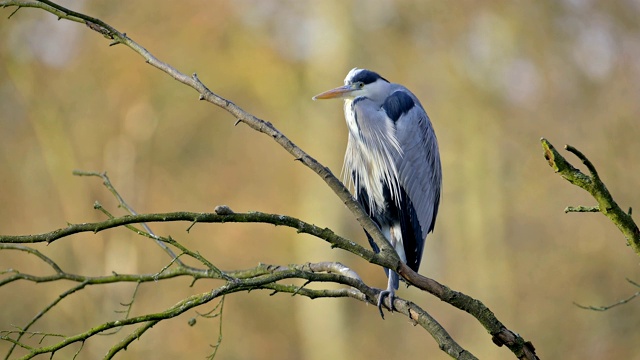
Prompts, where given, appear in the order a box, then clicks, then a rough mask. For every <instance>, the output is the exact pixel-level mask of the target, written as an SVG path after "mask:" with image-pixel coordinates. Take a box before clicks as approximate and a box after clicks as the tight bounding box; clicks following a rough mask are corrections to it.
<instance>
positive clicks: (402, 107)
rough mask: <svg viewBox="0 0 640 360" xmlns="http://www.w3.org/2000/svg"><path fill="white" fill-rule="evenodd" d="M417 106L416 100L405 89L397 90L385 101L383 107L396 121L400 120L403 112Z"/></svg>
mask: <svg viewBox="0 0 640 360" xmlns="http://www.w3.org/2000/svg"><path fill="white" fill-rule="evenodd" d="M414 106H415V102H414V101H413V99H412V98H411V96H409V94H407V93H406V92H404V91H396V92H394V93H393V94H391V95H389V97H388V98H387V99H386V100H385V101H384V104H383V105H382V108H383V109H384V111H385V112H386V113H387V116H389V118H391V120H393V121H394V122H396V121H398V119H399V118H400V116H402V114H404V113H406V112H408V111H409V110H411V109H412V108H413V107H414Z"/></svg>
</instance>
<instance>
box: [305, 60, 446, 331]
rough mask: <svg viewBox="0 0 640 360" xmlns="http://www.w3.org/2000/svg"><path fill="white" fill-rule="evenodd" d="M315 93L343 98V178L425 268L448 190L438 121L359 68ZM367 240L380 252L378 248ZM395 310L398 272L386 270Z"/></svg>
mask: <svg viewBox="0 0 640 360" xmlns="http://www.w3.org/2000/svg"><path fill="white" fill-rule="evenodd" d="M313 99H314V100H316V99H344V115H345V118H346V122H347V127H348V129H349V139H348V143H347V149H346V153H345V156H344V167H343V169H342V172H343V178H344V181H345V183H346V184H347V186H349V187H350V188H351V190H352V191H353V193H354V197H355V198H356V199H357V201H358V202H359V203H360V204H361V205H362V206H363V208H364V209H365V211H367V212H368V213H369V215H370V216H371V218H372V219H373V221H374V222H375V223H376V224H377V225H378V227H379V228H380V230H381V231H382V233H383V234H384V235H385V237H386V238H387V240H388V241H389V243H390V244H391V246H392V247H393V248H394V249H395V250H396V252H397V253H398V256H399V257H400V259H401V260H402V261H403V262H405V263H406V264H407V265H408V266H409V267H410V268H411V269H413V270H414V271H418V268H419V267H420V261H421V259H422V252H423V249H424V244H425V240H426V236H427V234H428V233H430V232H432V231H433V228H434V225H435V220H436V215H437V213H438V206H439V204H440V189H441V188H442V169H441V165H440V152H439V150H438V142H437V140H436V135H435V132H434V131H433V126H432V125H431V120H430V119H429V116H428V115H427V113H426V111H425V110H424V108H423V107H422V105H421V104H420V101H419V100H418V98H416V96H415V95H414V94H413V93H411V91H409V90H408V89H407V88H405V87H404V86H402V85H399V84H394V83H391V82H389V81H388V80H387V79H385V78H383V77H382V76H380V75H378V74H377V73H375V72H373V71H370V70H366V69H359V68H354V69H352V70H351V71H349V73H348V74H347V77H346V78H345V79H344V86H341V87H338V88H335V89H332V90H329V91H326V92H323V93H321V94H319V95H316V96H314V97H313ZM366 235H367V238H368V239H369V243H370V244H371V246H372V248H373V250H374V251H375V252H379V251H380V250H379V248H378V247H377V246H376V244H375V242H374V241H373V239H372V238H371V236H370V235H369V234H368V233H367V234H366ZM385 271H386V273H387V276H388V278H389V281H388V285H387V289H386V290H383V291H381V292H380V296H379V297H378V310H379V311H380V315H382V317H383V318H384V314H383V312H382V304H383V303H384V299H385V298H386V297H388V298H389V305H390V306H389V310H391V311H393V310H394V307H393V301H394V297H395V290H397V289H398V285H399V276H398V274H397V273H395V272H394V271H390V270H389V269H385Z"/></svg>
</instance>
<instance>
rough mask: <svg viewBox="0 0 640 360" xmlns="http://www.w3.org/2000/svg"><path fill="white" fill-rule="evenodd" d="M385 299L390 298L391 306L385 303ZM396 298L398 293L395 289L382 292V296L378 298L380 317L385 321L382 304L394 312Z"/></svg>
mask: <svg viewBox="0 0 640 360" xmlns="http://www.w3.org/2000/svg"><path fill="white" fill-rule="evenodd" d="M384 298H389V305H387V304H385V303H384ZM395 298H396V292H395V291H394V290H393V289H387V290H382V291H380V295H379V296H378V310H379V311H380V316H381V317H382V320H384V312H383V311H382V304H384V305H385V306H386V307H387V309H389V311H391V312H393V311H394V310H395V307H394V306H393V300H394V299H395Z"/></svg>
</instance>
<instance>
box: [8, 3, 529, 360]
mask: <svg viewBox="0 0 640 360" xmlns="http://www.w3.org/2000/svg"><path fill="white" fill-rule="evenodd" d="M0 6H18V7H35V8H40V9H43V10H45V11H48V12H50V13H52V14H54V15H56V16H58V17H59V18H61V19H67V20H71V21H75V22H82V23H85V24H86V25H87V26H88V28H90V29H91V30H94V31H96V32H98V33H100V34H101V35H103V36H104V37H106V38H108V39H111V40H113V41H112V42H111V44H110V45H115V44H123V45H126V46H127V47H129V48H131V49H132V50H134V51H135V52H136V53H138V54H139V55H141V56H142V57H143V58H144V59H145V61H146V62H147V63H148V64H150V65H151V66H153V67H155V68H157V69H159V70H161V71H163V72H165V73H167V74H168V75H170V76H171V77H173V78H174V79H175V80H177V81H179V82H181V83H183V84H185V85H187V86H190V87H191V88H193V89H195V90H196V91H197V92H198V93H199V99H201V100H206V101H208V102H210V103H212V104H215V105H217V106H219V107H221V108H222V109H224V110H225V111H227V112H229V113H230V114H231V115H233V117H234V118H235V119H236V120H237V121H238V122H242V123H244V124H246V125H248V126H249V127H251V128H252V129H254V130H257V131H259V132H261V133H264V134H266V135H267V136H270V137H272V138H273V139H274V140H275V141H276V142H277V143H278V144H279V145H280V146H282V147H283V148H284V149H285V150H287V151H288V152H289V153H290V154H291V155H292V156H293V157H294V159H296V160H298V161H300V162H301V163H303V164H304V165H305V166H307V167H308V168H310V169H311V170H312V171H314V172H315V173H316V174H317V175H319V176H320V177H321V178H322V179H323V180H324V181H325V182H326V183H327V185H328V186H329V187H330V188H331V189H332V190H333V191H334V192H335V193H336V195H337V196H338V197H339V198H340V199H341V201H343V203H344V204H345V205H346V206H347V207H348V208H349V209H350V210H351V211H352V213H353V214H354V215H355V217H356V219H357V220H358V221H359V223H360V224H361V225H362V227H363V228H364V229H365V230H366V231H367V232H368V233H369V234H371V236H372V237H373V239H374V241H375V242H376V244H377V245H378V247H379V248H380V249H381V252H380V254H375V253H373V252H372V251H369V250H366V249H364V248H363V247H361V246H359V245H357V244H355V243H353V242H351V241H348V240H346V239H343V238H341V237H339V236H337V235H335V234H334V233H333V232H331V231H330V230H329V229H319V228H317V227H315V226H313V225H309V224H307V223H302V222H300V221H299V220H297V219H294V218H289V217H283V216H282V215H270V214H261V213H257V215H256V213H247V214H237V213H230V214H229V213H226V212H225V211H223V212H222V213H217V214H198V213H186V212H183V213H169V214H146V215H144V214H143V215H133V216H127V217H121V218H113V219H109V220H107V221H104V222H101V223H93V224H75V225H70V226H69V227H67V228H64V229H59V230H57V231H54V232H51V233H47V234H41V235H33V236H17V237H9V236H2V237H0V242H2V241H5V240H6V241H5V242H7V243H35V242H52V241H55V240H56V239H59V238H61V237H65V236H69V235H71V234H75V233H79V232H87V231H93V232H98V231H102V230H105V229H109V228H113V227H119V226H129V225H130V224H134V223H140V222H152V221H191V222H192V224H193V223H195V222H228V221H236V222H269V223H273V224H276V225H286V226H290V227H294V228H297V229H298V230H299V231H300V232H307V233H310V234H312V235H314V236H317V237H320V238H323V239H325V240H326V241H328V242H330V243H331V244H332V246H334V247H339V248H342V249H345V250H347V251H350V252H352V253H354V254H357V255H359V256H360V257H362V258H364V259H366V260H367V261H369V262H372V263H375V264H378V265H381V266H384V267H386V268H389V269H392V270H395V271H397V272H398V273H400V274H401V275H402V276H403V277H404V278H405V279H407V280H408V281H409V282H411V283H412V284H415V285H416V286H418V287H419V288H420V289H423V290H426V291H429V292H430V293H432V294H434V295H436V296H438V297H439V298H440V299H442V300H444V301H447V302H449V303H450V304H452V305H454V306H456V307H458V308H460V309H463V310H465V311H467V312H469V313H470V314H472V315H473V316H474V317H475V318H476V319H478V321H480V322H481V323H482V325H483V326H484V327H485V328H487V330H489V332H490V334H491V335H492V336H493V340H494V342H496V344H498V345H500V346H501V345H503V344H506V345H507V346H508V347H509V348H510V349H511V351H513V352H514V354H515V355H516V356H517V357H518V358H520V359H537V356H536V355H535V352H534V348H533V346H532V345H531V343H529V342H525V341H524V339H522V338H521V337H520V336H519V335H517V334H515V333H514V332H512V331H510V330H508V329H507V328H506V327H504V326H503V325H502V323H500V322H499V321H498V320H497V318H495V316H494V314H493V313H492V312H491V311H489V309H488V308H486V306H484V305H483V304H482V303H481V302H480V301H478V300H475V299H473V298H470V297H468V296H466V295H464V294H462V293H459V292H455V291H452V290H450V289H449V288H447V287H446V286H443V285H441V284H439V283H438V282H436V281H435V280H432V279H428V278H426V277H423V276H421V275H419V274H417V273H415V272H413V271H412V270H411V269H410V268H408V267H407V266H406V265H405V264H403V263H402V262H401V261H400V259H399V257H398V255H397V254H396V252H395V251H394V250H393V249H392V248H391V246H390V245H389V243H388V241H387V240H386V239H385V237H384V236H383V235H382V233H381V232H380V230H379V229H378V227H377V226H376V225H375V223H373V221H372V220H371V219H370V218H369V216H368V215H367V214H366V212H365V211H364V210H363V209H362V207H361V206H360V204H359V203H358V202H356V201H355V200H354V199H353V197H352V196H351V194H350V192H349V191H348V189H347V188H346V187H345V186H344V185H343V184H342V183H341V182H340V180H338V179H337V178H336V177H335V176H334V175H333V173H332V172H331V171H330V170H329V169H328V168H326V167H324V166H323V165H322V164H320V163H318V162H317V161H316V160H315V159H314V158H312V157H311V156H309V155H308V154H306V153H305V152H304V151H303V150H302V149H300V148H299V147H297V146H296V145H295V144H294V143H293V142H291V141H290V140H289V139H288V138H287V137H286V136H284V135H283V134H282V133H281V132H280V131H279V130H277V129H276V128H275V127H274V126H273V124H271V123H270V122H267V121H264V120H262V119H259V118H257V117H255V116H253V115H251V114H249V113H247V112H246V111H244V110H243V109H242V108H240V107H239V106H237V105H236V104H234V103H233V102H231V101H229V100H227V99H225V98H222V97H221V96H219V95H217V94H215V93H213V92H211V91H210V90H209V89H208V88H207V87H206V86H205V85H204V84H203V83H202V82H201V81H200V79H199V78H198V77H197V75H196V74H193V75H192V76H187V75H186V74H184V73H182V72H180V71H178V70H177V69H175V68H173V67H171V66H170V65H169V64H166V63H164V62H162V61H160V60H159V59H158V58H156V57H155V56H154V55H152V54H151V53H150V52H149V51H147V50H146V49H145V48H143V47H142V46H140V45H139V44H138V43H136V42H135V41H133V40H132V39H131V38H130V37H128V36H127V35H126V34H125V33H121V32H119V31H118V30H116V29H115V28H113V27H111V26H110V25H108V24H106V23H104V22H102V21H101V20H99V19H94V18H92V17H89V16H86V15H84V14H80V13H77V12H74V11H71V10H68V9H66V8H64V7H61V6H59V5H57V4H54V3H52V2H51V1H28V0H0ZM273 216H277V217H279V219H275V218H273ZM267 219H268V221H267ZM301 229H302V230H301ZM134 231H137V232H138V233H140V234H143V235H145V236H149V237H152V235H151V233H150V232H149V233H142V232H141V231H139V230H134ZM152 238H154V239H155V238H156V237H152ZM162 241H165V242H167V243H169V244H172V245H174V246H177V247H178V248H179V249H181V250H182V251H183V252H185V254H189V252H188V249H184V248H183V247H182V248H181V247H179V246H180V244H179V243H177V242H175V241H174V240H173V239H171V238H163V239H162ZM0 245H1V244H0ZM195 255H196V254H193V253H191V256H195ZM200 261H202V262H203V263H204V261H205V259H200ZM209 265H210V266H209ZM207 266H209V267H210V269H213V270H215V267H213V265H212V264H207ZM253 270H254V271H265V269H253ZM266 270H269V269H266ZM277 270H278V271H275V272H273V273H266V274H263V275H257V276H255V277H248V278H240V277H237V278H233V277H234V276H235V275H234V274H233V273H226V274H225V273H216V272H215V271H213V273H212V272H210V271H208V272H203V271H194V270H193V269H188V268H185V267H178V268H176V269H167V270H166V271H164V272H162V273H161V274H160V275H159V276H158V277H155V279H158V278H167V277H169V276H171V275H173V276H180V275H189V276H193V277H194V279H197V278H216V279H219V278H221V277H222V278H223V279H225V280H226V281H227V282H226V284H225V285H223V286H221V287H219V288H218V289H216V290H214V291H212V292H210V293H206V294H199V295H193V296H191V297H189V298H187V299H185V300H183V301H182V302H180V303H179V304H177V305H176V306H174V307H172V308H170V309H168V310H167V311H165V312H163V313H158V314H149V315H144V316H141V317H137V318H130V319H125V320H119V321H116V322H109V323H105V324H102V325H101V326H98V327H94V328H93V329H91V330H90V331H89V332H87V333H83V334H78V335H76V336H72V337H68V338H66V339H65V340H64V341H63V342H61V343H59V344H57V345H54V346H53V347H48V348H47V349H46V350H44V348H40V349H36V350H35V351H36V353H43V352H54V351H56V350H57V349H60V348H62V347H64V346H66V345H67V344H70V343H74V342H79V341H85V340H86V339H87V338H89V337H90V336H93V334H96V333H100V332H103V331H105V330H107V329H110V328H114V327H118V326H124V325H131V324H138V323H148V322H151V321H156V320H160V319H166V318H170V317H174V316H177V315H179V314H181V313H182V312H184V311H186V310H187V309H188V308H192V307H195V306H199V305H201V304H204V303H207V302H208V301H210V300H211V299H213V298H215V297H217V296H222V295H224V294H228V293H232V292H237V291H245V290H251V289H259V288H265V289H266V288H268V287H271V288H274V289H275V288H276V286H277V285H279V284H276V283H275V282H277V281H279V280H282V279H285V278H294V277H295V278H302V279H306V280H308V281H330V282H336V283H340V284H344V285H348V286H352V287H355V288H357V289H358V290H359V291H360V292H362V293H363V294H365V296H366V300H367V301H368V302H370V303H372V301H374V300H373V299H375V297H376V296H377V295H378V293H379V290H374V289H371V288H368V287H366V285H364V284H363V283H362V282H361V281H359V280H358V279H356V278H352V277H347V276H343V275H340V274H325V273H314V272H310V271H308V270H304V269H301V268H295V267H293V268H290V267H288V268H279V267H278V268H277ZM251 272H252V271H248V273H247V272H245V274H244V275H248V274H249V273H251ZM15 275H21V274H14V276H15ZM238 275H240V274H238ZM55 276H58V277H62V278H65V276H67V274H66V273H63V274H57V275H54V277H55ZM16 279H24V280H31V281H37V280H38V279H40V280H42V281H51V280H46V277H43V278H39V277H34V276H31V277H22V278H16ZM116 279H117V281H147V279H148V277H147V276H146V275H141V276H129V277H128V276H125V275H118V274H114V277H102V278H100V279H99V280H101V281H105V282H108V281H115V280H116ZM70 280H73V278H72V279H70ZM92 280H96V279H92ZM286 289H288V288H282V287H279V288H277V289H276V290H278V291H284V290H286ZM292 289H293V288H292ZM293 291H294V292H295V293H296V294H301V295H304V294H306V293H308V292H309V291H311V290H309V289H306V288H300V287H295V289H293ZM332 294H334V295H335V294H336V293H332ZM344 294H353V293H351V292H344ZM394 306H395V307H396V309H398V310H399V312H401V313H403V314H405V315H407V316H410V318H412V319H414V320H416V322H417V323H418V324H421V325H423V324H424V325H423V327H425V329H427V330H428V331H430V333H431V331H437V333H436V335H434V333H432V336H433V337H434V338H435V339H436V341H438V343H439V344H440V346H441V348H442V349H443V350H445V351H447V353H448V354H450V355H451V356H454V357H455V358H464V359H473V358H475V357H473V355H471V354H470V353H468V352H467V351H465V350H464V349H462V348H460V347H459V346H458V345H457V344H456V343H455V342H454V341H453V340H452V339H451V338H450V337H449V336H448V334H446V331H444V329H443V328H442V327H440V326H439V324H438V325H436V324H437V322H435V320H433V319H432V318H431V317H429V316H428V314H426V313H424V312H421V311H419V308H417V306H416V305H415V304H413V303H409V302H406V301H404V300H402V299H400V298H396V300H395V302H394ZM432 320H433V321H432ZM149 327H150V326H149ZM146 329H148V327H146V326H142V327H140V328H139V330H140V331H141V332H144V331H146ZM125 346H126V345H125ZM123 348H124V347H123ZM115 350H117V349H115ZM38 351H41V352H38ZM115 352H117V351H115ZM36 353H34V352H32V354H33V355H35V354H36Z"/></svg>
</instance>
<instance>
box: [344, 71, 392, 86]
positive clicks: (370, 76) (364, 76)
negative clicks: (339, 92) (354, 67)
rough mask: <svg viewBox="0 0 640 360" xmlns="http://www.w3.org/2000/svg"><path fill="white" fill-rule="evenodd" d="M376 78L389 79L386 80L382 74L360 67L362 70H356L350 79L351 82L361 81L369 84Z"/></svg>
mask: <svg viewBox="0 0 640 360" xmlns="http://www.w3.org/2000/svg"><path fill="white" fill-rule="evenodd" d="M378 79H382V80H384V81H386V82H389V81H387V79H385V78H383V77H382V76H380V75H378V73H375V72H373V71H371V70H366V69H362V70H360V71H358V72H357V73H356V75H355V76H354V77H353V78H352V79H351V83H357V82H361V83H363V84H365V85H367V84H371V83H374V82H376V80H378Z"/></svg>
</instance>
